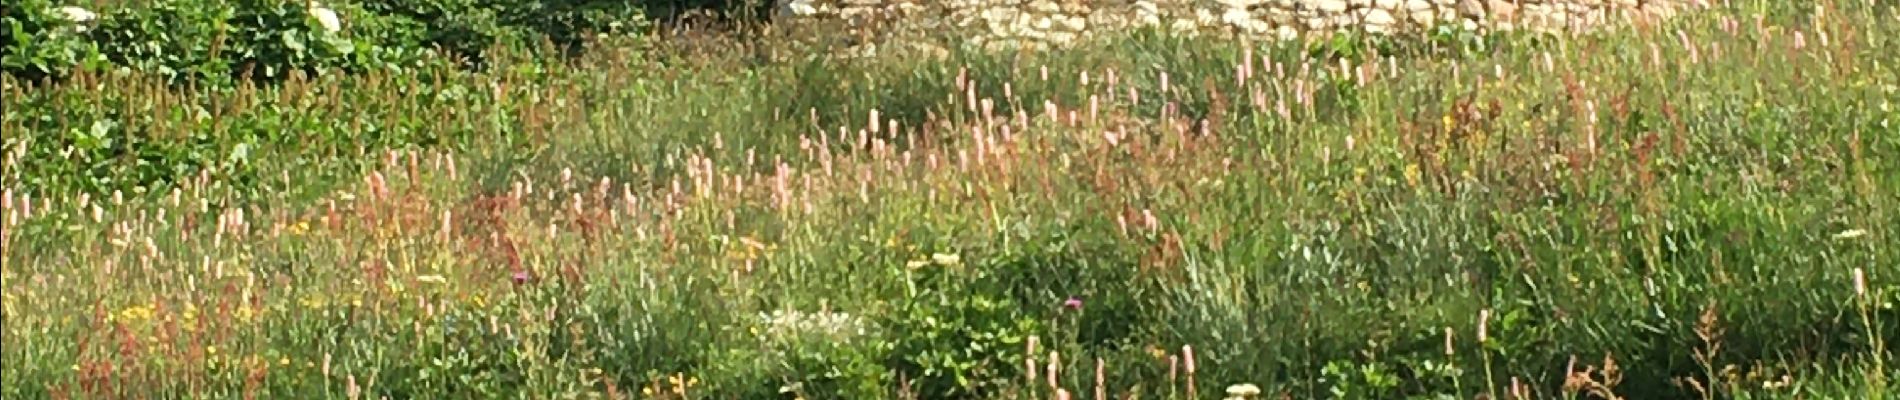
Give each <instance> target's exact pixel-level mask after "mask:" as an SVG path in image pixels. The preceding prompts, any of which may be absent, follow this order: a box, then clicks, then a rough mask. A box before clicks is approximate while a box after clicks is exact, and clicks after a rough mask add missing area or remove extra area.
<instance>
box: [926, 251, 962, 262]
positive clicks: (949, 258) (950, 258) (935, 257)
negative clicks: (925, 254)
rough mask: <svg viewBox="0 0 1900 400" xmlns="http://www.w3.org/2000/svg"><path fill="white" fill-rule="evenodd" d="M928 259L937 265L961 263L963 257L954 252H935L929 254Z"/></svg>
mask: <svg viewBox="0 0 1900 400" xmlns="http://www.w3.org/2000/svg"><path fill="white" fill-rule="evenodd" d="M930 261H932V262H936V263H937V265H957V264H961V263H963V257H962V256H959V255H956V254H944V253H937V254H931V255H930Z"/></svg>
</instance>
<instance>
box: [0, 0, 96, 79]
mask: <svg viewBox="0 0 1900 400" xmlns="http://www.w3.org/2000/svg"><path fill="white" fill-rule="evenodd" d="M95 23H96V21H85V22H78V21H72V20H70V19H68V16H67V15H65V14H64V13H62V12H61V11H60V10H59V9H58V6H57V5H56V3H54V2H53V1H51V0H21V1H16V2H10V3H8V4H7V6H6V7H4V8H0V36H3V37H0V45H4V46H5V49H6V51H5V54H4V55H0V72H4V73H5V74H7V75H11V76H17V77H19V78H21V79H22V80H24V81H28V82H37V81H40V80H42V79H45V78H48V77H56V76H59V75H61V74H63V73H64V72H65V71H66V70H69V69H72V68H74V67H77V66H97V65H98V64H99V62H100V61H102V59H101V57H100V55H99V53H98V48H97V46H96V45H95V44H93V43H92V42H90V41H88V40H87V39H86V31H87V30H89V29H91V28H92V27H93V25H94V24H95Z"/></svg>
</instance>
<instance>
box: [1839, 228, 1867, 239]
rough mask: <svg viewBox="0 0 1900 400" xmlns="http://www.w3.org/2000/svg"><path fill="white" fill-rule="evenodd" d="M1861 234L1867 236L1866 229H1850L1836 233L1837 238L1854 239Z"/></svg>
mask: <svg viewBox="0 0 1900 400" xmlns="http://www.w3.org/2000/svg"><path fill="white" fill-rule="evenodd" d="M1861 236H1867V230H1866V229H1848V230H1845V231H1841V233H1836V234H1834V238H1835V239H1853V238H1858V237H1861Z"/></svg>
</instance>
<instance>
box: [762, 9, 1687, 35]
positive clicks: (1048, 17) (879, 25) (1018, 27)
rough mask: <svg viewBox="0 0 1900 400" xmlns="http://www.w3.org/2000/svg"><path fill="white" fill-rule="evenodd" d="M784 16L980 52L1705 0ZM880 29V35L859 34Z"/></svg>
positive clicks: (1640, 14)
mask: <svg viewBox="0 0 1900 400" xmlns="http://www.w3.org/2000/svg"><path fill="white" fill-rule="evenodd" d="M777 1H778V2H779V3H778V11H779V12H778V13H779V16H780V17H781V18H784V19H788V20H794V21H796V20H833V21H844V22H846V26H848V27H851V29H853V30H854V31H856V32H855V33H858V34H860V35H881V34H885V33H888V32H883V31H906V30H908V31H920V32H932V33H939V34H942V33H951V34H955V35H959V36H961V37H960V38H959V39H963V40H968V41H970V42H972V43H976V44H981V45H984V46H986V47H1016V46H1032V47H1038V46H1046V45H1059V44H1064V43H1070V42H1074V41H1075V40H1077V39H1081V38H1085V37H1088V36H1090V35H1091V34H1094V33H1100V32H1105V31H1114V30H1123V29H1128V28H1136V27H1158V28H1162V29H1168V30H1172V31H1175V32H1177V33H1186V34H1207V33H1219V34H1232V35H1236V36H1247V37H1254V38H1262V39H1271V38H1292V37H1297V36H1300V35H1304V34H1312V33H1316V32H1336V31H1345V30H1357V31H1364V32H1371V33H1384V34H1396V33H1403V32H1408V31H1416V30H1419V29H1424V28H1430V27H1434V26H1439V25H1442V24H1450V25H1453V26H1459V27H1463V28H1466V29H1474V30H1475V29H1504V30H1508V29H1536V30H1545V31H1576V30H1583V29H1589V28H1592V27H1596V26H1600V25H1603V24H1604V23H1606V22H1613V21H1619V20H1627V19H1630V18H1652V17H1668V16H1670V15H1673V14H1675V13H1677V12H1679V11H1680V10H1682V9H1685V8H1687V7H1697V6H1701V5H1702V4H1701V3H1702V2H1704V1H1706V0H934V1H932V0H777ZM864 30H877V31H880V32H862V31H864Z"/></svg>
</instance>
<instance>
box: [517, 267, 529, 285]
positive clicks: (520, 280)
mask: <svg viewBox="0 0 1900 400" xmlns="http://www.w3.org/2000/svg"><path fill="white" fill-rule="evenodd" d="M514 278H515V284H516V285H520V284H524V283H528V271H525V270H524V271H515V276H514Z"/></svg>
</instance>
